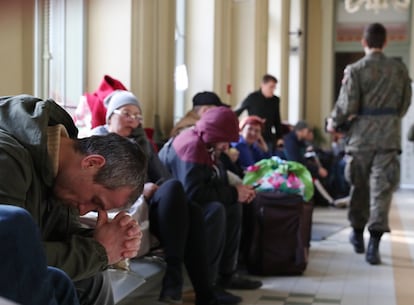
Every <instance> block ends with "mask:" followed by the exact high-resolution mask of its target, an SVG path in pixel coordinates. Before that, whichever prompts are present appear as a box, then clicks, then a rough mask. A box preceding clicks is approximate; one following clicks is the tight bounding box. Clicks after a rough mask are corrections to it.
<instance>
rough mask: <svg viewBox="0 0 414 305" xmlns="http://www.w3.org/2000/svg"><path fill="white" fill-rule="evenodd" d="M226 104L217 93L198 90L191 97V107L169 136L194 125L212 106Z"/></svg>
mask: <svg viewBox="0 0 414 305" xmlns="http://www.w3.org/2000/svg"><path fill="white" fill-rule="evenodd" d="M219 106H227V105H226V104H224V103H223V102H222V101H221V100H220V98H219V97H218V95H217V94H215V93H214V92H211V91H203V92H199V93H197V94H196V95H194V97H193V108H192V109H191V110H190V111H188V112H187V113H186V114H185V116H184V117H183V118H182V119H181V120H179V121H178V122H177V123H176V124H175V125H174V127H173V129H172V130H171V132H170V137H175V136H177V135H178V134H179V133H180V132H181V131H182V130H184V129H187V128H189V127H192V126H194V125H195V123H196V122H197V121H198V120H199V119H200V117H201V116H202V114H203V113H204V112H206V111H207V110H209V109H211V108H213V107H219Z"/></svg>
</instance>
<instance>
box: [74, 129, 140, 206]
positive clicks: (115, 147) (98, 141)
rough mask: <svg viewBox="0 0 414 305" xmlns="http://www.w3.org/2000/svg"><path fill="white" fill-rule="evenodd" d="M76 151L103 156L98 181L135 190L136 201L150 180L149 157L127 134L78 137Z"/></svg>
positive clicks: (131, 200)
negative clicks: (148, 173)
mask: <svg viewBox="0 0 414 305" xmlns="http://www.w3.org/2000/svg"><path fill="white" fill-rule="evenodd" d="M74 148H75V150H76V151H78V152H80V153H81V154H83V155H93V154H97V155H101V156H103V157H104V158H105V164H104V166H103V167H102V168H101V169H99V171H98V172H97V173H96V175H95V177H94V182H95V183H97V184H100V185H102V186H103V187H105V188H107V189H110V190H115V189H117V188H120V187H129V188H131V189H132V195H131V197H130V200H129V201H130V202H129V203H128V204H132V203H133V202H134V201H135V200H136V199H137V198H138V197H139V195H141V193H142V190H143V188H144V183H145V181H146V173H147V157H146V156H145V154H144V152H143V150H142V149H141V148H140V147H139V146H138V144H136V143H135V142H132V141H130V140H128V139H127V138H125V137H122V136H120V135H117V134H115V133H110V134H108V135H105V136H91V137H87V138H82V139H77V140H76V141H75V147H74Z"/></svg>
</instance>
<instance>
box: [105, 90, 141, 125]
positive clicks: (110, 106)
mask: <svg viewBox="0 0 414 305" xmlns="http://www.w3.org/2000/svg"><path fill="white" fill-rule="evenodd" d="M104 105H105V107H106V122H107V123H108V121H109V118H110V117H111V115H112V114H113V113H114V110H115V109H119V108H121V107H122V106H125V105H135V106H137V107H138V108H139V110H140V111H141V112H142V109H141V103H140V102H139V101H138V99H137V98H136V97H135V95H134V94H132V93H131V92H130V91H126V90H115V91H114V92H112V93H111V94H110V95H108V96H107V97H106V98H105V100H104Z"/></svg>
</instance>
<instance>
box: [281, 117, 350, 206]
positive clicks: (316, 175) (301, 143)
mask: <svg viewBox="0 0 414 305" xmlns="http://www.w3.org/2000/svg"><path fill="white" fill-rule="evenodd" d="M283 140H284V149H283V151H284V154H285V157H286V160H288V161H295V162H299V163H301V164H303V165H305V166H306V168H307V169H308V170H309V171H310V173H311V175H312V177H313V182H314V186H315V189H316V192H315V198H314V200H315V204H317V205H327V204H328V205H334V206H336V205H338V207H343V206H344V204H343V202H342V201H338V202H337V201H335V199H334V198H333V197H332V196H331V195H330V193H329V192H328V191H327V190H326V181H327V178H328V174H329V173H328V171H327V170H326V169H325V167H323V166H322V164H321V162H320V161H319V158H318V156H317V154H316V153H315V152H314V151H312V149H311V151H309V150H308V143H309V142H310V141H312V140H313V134H312V131H311V129H310V127H309V125H308V124H307V123H306V122H305V121H299V122H298V123H297V124H296V125H295V126H294V128H293V130H292V131H291V132H290V133H288V134H287V135H286V136H285V137H284V138H283Z"/></svg>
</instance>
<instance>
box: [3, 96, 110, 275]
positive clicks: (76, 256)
mask: <svg viewBox="0 0 414 305" xmlns="http://www.w3.org/2000/svg"><path fill="white" fill-rule="evenodd" d="M57 124H62V125H63V126H64V127H65V128H66V130H67V132H68V134H69V137H70V138H76V137H77V133H78V130H77V129H76V127H75V125H74V124H73V121H72V119H71V117H70V116H69V114H68V113H67V112H66V111H65V110H64V109H63V108H61V107H60V106H59V105H57V104H56V103H55V102H54V101H52V100H45V101H43V100H41V99H38V98H35V97H32V96H29V95H18V96H9V97H0V173H1V174H0V204H9V205H15V206H19V207H22V208H24V209H26V210H27V211H29V213H30V214H31V215H32V217H33V219H34V221H35V222H36V223H37V225H38V226H39V227H40V232H41V236H42V240H43V242H44V247H45V251H46V256H47V262H48V265H51V266H55V267H58V268H60V269H62V270H64V271H65V272H66V273H67V274H68V275H69V276H70V277H71V278H72V279H73V280H80V279H84V278H87V277H90V276H92V275H94V274H96V272H98V271H100V270H103V269H104V268H106V267H107V256H106V251H105V249H104V248H103V246H101V245H100V244H99V243H98V242H97V241H95V240H94V239H93V238H92V231H91V230H86V229H82V228H81V226H80V224H79V221H78V215H77V211H75V210H74V209H72V208H70V207H67V206H64V205H61V204H60V203H59V202H57V201H56V200H55V199H54V198H53V196H52V187H53V183H54V178H55V177H54V173H53V166H52V161H51V159H50V157H49V155H48V147H47V141H48V139H47V128H48V126H54V125H57Z"/></svg>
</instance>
